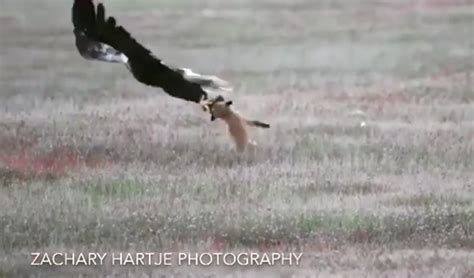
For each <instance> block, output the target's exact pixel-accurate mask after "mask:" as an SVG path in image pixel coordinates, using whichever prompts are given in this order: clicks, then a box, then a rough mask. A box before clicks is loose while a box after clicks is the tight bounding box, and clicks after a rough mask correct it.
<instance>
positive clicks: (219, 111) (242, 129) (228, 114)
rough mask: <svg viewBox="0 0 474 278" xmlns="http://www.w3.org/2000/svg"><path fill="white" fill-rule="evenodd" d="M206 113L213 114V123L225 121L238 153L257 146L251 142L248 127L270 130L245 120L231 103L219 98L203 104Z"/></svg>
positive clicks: (266, 125) (258, 122) (262, 125)
mask: <svg viewBox="0 0 474 278" xmlns="http://www.w3.org/2000/svg"><path fill="white" fill-rule="evenodd" d="M201 105H202V107H203V109H204V111H207V112H209V113H210V114H211V121H213V120H215V119H221V120H223V121H224V122H225V123H226V124H227V127H228V130H229V134H230V136H231V137H232V139H233V140H234V142H235V145H236V148H237V150H238V151H240V152H241V151H244V150H245V149H246V148H247V147H249V146H250V147H255V146H256V145H257V144H256V143H255V142H254V141H252V140H250V137H249V133H248V130H247V126H256V127H261V128H269V127H270V125H268V124H265V123H262V122H260V121H251V120H247V119H245V118H244V117H243V116H242V115H241V114H240V113H239V112H238V111H236V110H234V109H233V108H232V107H231V105H232V102H231V101H227V102H226V101H224V99H223V98H222V97H221V98H217V99H215V100H211V101H206V102H202V103H201Z"/></svg>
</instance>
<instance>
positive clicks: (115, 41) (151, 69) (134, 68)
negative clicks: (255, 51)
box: [73, 0, 229, 103]
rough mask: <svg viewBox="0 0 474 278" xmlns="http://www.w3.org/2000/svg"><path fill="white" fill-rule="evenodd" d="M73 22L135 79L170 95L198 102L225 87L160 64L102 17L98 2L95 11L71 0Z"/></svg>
mask: <svg viewBox="0 0 474 278" xmlns="http://www.w3.org/2000/svg"><path fill="white" fill-rule="evenodd" d="M73 24H74V26H75V29H77V30H79V31H80V32H83V34H84V36H85V37H86V38H88V39H89V40H91V41H93V42H97V43H100V44H103V45H105V46H106V47H110V48H112V49H113V50H115V51H116V54H115V55H119V56H120V58H119V59H118V60H121V61H122V62H125V63H127V66H128V68H129V70H130V71H131V73H132V74H133V76H134V77H135V78H136V79H137V80H138V81H139V82H141V83H144V84H146V85H149V86H153V87H159V88H162V89H163V90H164V91H165V92H166V93H168V94H169V95H171V96H173V97H177V98H181V99H184V100H187V101H193V102H198V103H199V102H200V101H201V100H204V99H207V98H208V92H210V91H213V90H214V89H215V90H217V91H225V90H228V89H229V86H228V83H227V82H225V81H223V80H222V79H219V78H217V77H214V76H205V75H200V74H196V73H194V72H192V71H191V70H189V69H179V68H174V67H171V66H168V65H166V64H164V63H163V62H162V61H161V60H160V59H159V58H157V57H156V56H154V55H153V53H151V51H150V50H148V49H147V48H145V47H144V46H143V45H141V44H140V43H138V42H137V41H136V40H135V39H134V38H133V37H132V36H131V35H130V33H129V32H128V31H127V30H125V28H123V27H122V26H118V25H117V23H116V20H115V18H113V17H106V15H105V7H104V5H103V4H101V3H100V4H98V6H97V10H96V9H95V7H94V4H93V2H92V0H75V1H74V6H73ZM76 37H77V36H76ZM109 51H110V50H109ZM109 53H110V52H109ZM121 55H123V56H124V57H126V59H125V58H122V56H121ZM224 85H225V86H224ZM211 89H212V90H211Z"/></svg>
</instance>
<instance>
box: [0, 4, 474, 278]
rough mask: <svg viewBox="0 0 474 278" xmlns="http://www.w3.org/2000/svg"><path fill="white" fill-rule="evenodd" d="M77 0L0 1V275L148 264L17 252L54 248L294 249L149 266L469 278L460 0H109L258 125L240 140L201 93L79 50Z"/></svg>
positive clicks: (469, 93) (464, 39)
mask: <svg viewBox="0 0 474 278" xmlns="http://www.w3.org/2000/svg"><path fill="white" fill-rule="evenodd" d="M71 2H72V1H59V0H57V1H53V0H41V1H37V0H0V233H1V234H0V235H1V236H0V277H4V276H5V277H10V276H12V277H22V276H27V275H33V276H34V275H35V274H36V277H69V276H71V275H81V274H86V275H91V276H94V275H98V274H101V273H102V274H106V273H109V274H110V273H115V274H118V275H119V274H120V275H125V274H129V276H127V277H135V276H136V277H143V276H139V274H138V272H139V271H142V270H140V269H134V270H129V269H114V270H112V269H106V268H103V269H101V268H92V269H83V268H56V269H49V268H36V269H33V268H31V267H28V263H29V262H30V258H29V256H28V254H29V253H30V252H34V251H57V250H62V251H63V250H68V251H86V252H89V251H99V250H103V251H163V250H169V251H177V250H198V251H210V250H211V251H237V250H257V251H262V252H265V251H277V250H284V251H288V250H290V251H291V250H302V251H303V252H304V255H303V263H302V266H299V267H292V268H282V267H273V268H229V267H227V268H206V269H189V268H167V269H160V268H155V269H145V272H146V273H147V274H148V275H150V276H153V277H162V276H160V275H172V274H174V275H175V276H176V277H187V276H186V275H194V276H193V277H214V276H213V275H215V277H222V276H224V275H228V277H247V276H248V277H254V276H255V277H313V276H317V275H318V276H325V277H326V276H331V277H341V276H346V277H383V276H410V275H411V276H412V277H422V276H424V277H426V276H429V277H473V276H472V275H474V162H473V160H474V89H473V82H474V81H473V80H474V52H473V51H474V50H473V49H474V40H473V39H472V38H473V37H474V26H473V24H474V23H473V22H474V3H473V2H472V1H469V0H465V1H461V0H457V1H454V0H453V1H448V0H419V1H408V0H394V1H375V0H364V1H355V0H352V1H342V0H334V1H329V0H327V1H322V0H321V1H313V0H297V1H284V0H259V1H250V0H226V1H217V0H200V1H193V0H179V1H171V0H164V1H151V0H150V1H145V0H139V1H126V0H114V1H111V0H108V1H105V4H106V7H108V12H109V14H113V15H115V16H116V17H117V18H118V21H119V23H120V24H122V25H124V26H125V27H126V28H128V29H129V31H130V32H131V33H132V34H133V35H134V36H135V37H136V38H137V40H138V41H140V42H143V43H144V44H145V45H146V46H147V47H149V48H150V49H151V50H153V51H154V52H155V53H156V55H157V56H158V57H160V58H162V59H163V60H164V61H165V62H167V63H169V64H173V65H177V66H186V67H190V68H192V69H193V70H195V71H196V72H201V73H208V74H217V75H219V76H221V77H223V78H225V79H227V80H229V81H231V82H232V83H233V84H234V85H235V92H234V93H233V94H232V95H231V96H229V97H230V98H231V99H232V100H233V101H234V104H235V106H236V108H237V109H239V110H240V111H242V112H244V113H245V114H248V115H250V116H252V117H253V118H256V119H261V120H263V121H266V122H269V123H270V124H271V125H272V128H271V129H269V130H253V133H252V134H253V137H254V139H255V140H256V141H257V142H258V143H259V147H258V149H257V150H256V151H255V152H249V153H244V154H236V152H235V151H234V150H233V145H232V144H231V141H230V140H229V138H228V136H227V134H226V131H225V127H224V125H223V124H222V123H220V122H212V123H211V122H210V121H209V117H208V115H206V114H204V113H203V112H202V111H201V110H200V108H199V107H198V106H197V105H195V104H193V103H186V102H184V101H181V100H178V99H174V98H171V97H168V96H167V95H165V94H164V93H163V92H161V91H160V90H158V89H154V88H150V87H145V86H143V85H142V84H140V83H138V82H136V81H135V80H134V79H133V77H132V76H131V75H130V74H129V73H128V72H127V70H126V69H125V68H124V67H123V66H120V65H110V64H103V63H98V62H89V61H85V60H83V59H82V58H81V57H80V56H79V55H78V53H77V52H76V50H75V47H74V38H73V34H72V26H71V24H70V7H71V5H72V3H71ZM128 271H130V273H127V272H128ZM210 273H213V274H210ZM41 275H43V276H41ZM206 275H207V276H206ZM232 275H234V276H232ZM278 275H279V276H278ZM30 277H32V276H30ZM124 277H125V276H124Z"/></svg>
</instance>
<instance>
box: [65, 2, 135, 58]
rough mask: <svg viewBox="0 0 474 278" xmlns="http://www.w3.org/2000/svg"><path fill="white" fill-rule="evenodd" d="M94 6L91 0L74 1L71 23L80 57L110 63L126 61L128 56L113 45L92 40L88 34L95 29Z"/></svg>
mask: <svg viewBox="0 0 474 278" xmlns="http://www.w3.org/2000/svg"><path fill="white" fill-rule="evenodd" d="M95 22H96V21H95V8H94V4H93V2H92V1H80V0H78V1H74V5H73V8H72V23H73V25H74V36H75V37H76V48H77V50H78V51H79V54H81V56H82V57H84V58H85V59H88V60H99V61H104V62H111V63H127V61H128V58H127V57H126V56H125V55H124V54H122V53H120V52H119V51H117V50H116V49H114V48H113V47H111V46H109V45H107V44H105V43H101V42H98V41H96V40H93V39H92V38H91V36H90V35H87V33H89V34H91V33H92V32H94V31H95V27H96V24H95Z"/></svg>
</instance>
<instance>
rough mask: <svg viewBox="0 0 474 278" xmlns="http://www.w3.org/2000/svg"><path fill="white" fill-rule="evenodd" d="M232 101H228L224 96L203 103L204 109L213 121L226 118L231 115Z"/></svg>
mask: <svg viewBox="0 0 474 278" xmlns="http://www.w3.org/2000/svg"><path fill="white" fill-rule="evenodd" d="M231 105H232V101H226V100H225V99H224V98H223V97H222V96H218V97H216V98H215V99H212V100H208V101H205V102H202V103H201V106H202V109H203V110H204V111H205V112H209V113H210V114H211V121H214V120H215V119H217V118H223V117H226V116H227V115H228V114H229V113H231V110H230V109H231V108H230V106H231Z"/></svg>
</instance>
